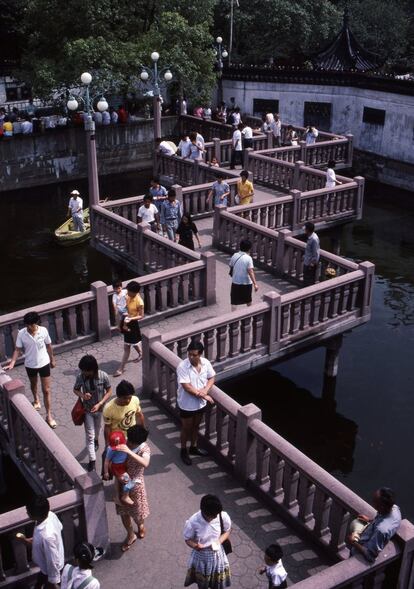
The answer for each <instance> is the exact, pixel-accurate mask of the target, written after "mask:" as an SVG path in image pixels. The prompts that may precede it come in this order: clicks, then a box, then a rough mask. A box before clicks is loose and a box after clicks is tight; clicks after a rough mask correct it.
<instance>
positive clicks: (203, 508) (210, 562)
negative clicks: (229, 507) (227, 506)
mask: <svg viewBox="0 0 414 589" xmlns="http://www.w3.org/2000/svg"><path fill="white" fill-rule="evenodd" d="M230 531H231V519H230V516H229V515H228V513H226V512H225V511H223V507H222V505H221V501H220V499H219V498H218V497H216V496H215V495H204V497H202V498H201V502H200V511H197V513H194V515H192V516H191V517H190V519H188V520H187V521H186V522H185V526H184V540H185V543H186V544H187V546H189V547H190V548H192V551H191V555H190V559H189V561H188V570H187V576H186V578H185V582H184V587H188V586H189V585H192V584H193V583H197V586H198V588H199V589H209V588H211V589H223V588H224V587H230V585H231V575H230V566H229V561H228V559H227V555H226V553H225V551H224V548H223V542H225V540H227V539H228V537H229V535H230Z"/></svg>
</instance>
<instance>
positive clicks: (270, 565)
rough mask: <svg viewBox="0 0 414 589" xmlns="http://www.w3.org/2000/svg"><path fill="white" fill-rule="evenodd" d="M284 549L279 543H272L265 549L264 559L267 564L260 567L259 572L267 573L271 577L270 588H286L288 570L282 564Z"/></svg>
mask: <svg viewBox="0 0 414 589" xmlns="http://www.w3.org/2000/svg"><path fill="white" fill-rule="evenodd" d="M282 556H283V550H282V549H281V547H280V546H279V544H270V546H268V547H267V548H266V550H265V554H264V561H265V563H266V566H264V567H261V568H260V569H259V573H260V574H261V575H263V573H266V576H267V578H268V579H269V589H275V588H276V587H278V588H279V589H286V588H287V583H286V578H287V572H286V570H285V567H284V566H283V564H282Z"/></svg>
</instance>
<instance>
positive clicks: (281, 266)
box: [276, 229, 292, 274]
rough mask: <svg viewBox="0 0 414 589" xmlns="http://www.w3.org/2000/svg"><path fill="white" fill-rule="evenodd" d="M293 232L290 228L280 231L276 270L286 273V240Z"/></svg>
mask: <svg viewBox="0 0 414 589" xmlns="http://www.w3.org/2000/svg"><path fill="white" fill-rule="evenodd" d="M291 235H292V232H291V231H289V229H281V230H280V231H278V238H277V249H276V270H277V271H278V272H281V273H282V274H284V273H285V272H286V269H285V240H286V238H287V237H291Z"/></svg>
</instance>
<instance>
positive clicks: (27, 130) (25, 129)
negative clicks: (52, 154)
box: [21, 119, 33, 135]
mask: <svg viewBox="0 0 414 589" xmlns="http://www.w3.org/2000/svg"><path fill="white" fill-rule="evenodd" d="M21 128H22V133H23V135H30V134H31V133H33V124H32V122H31V121H30V120H29V119H25V120H24V121H23V122H22V124H21Z"/></svg>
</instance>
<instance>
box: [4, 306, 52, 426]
mask: <svg viewBox="0 0 414 589" xmlns="http://www.w3.org/2000/svg"><path fill="white" fill-rule="evenodd" d="M23 323H24V324H25V327H24V328H23V329H20V330H19V332H18V334H17V339H16V348H15V350H14V352H13V356H12V358H11V361H10V364H9V365H8V366H6V367H5V370H11V369H12V368H14V365H15V364H16V360H17V358H18V357H19V356H20V355H21V354H24V366H25V368H26V372H27V376H28V377H29V381H30V388H31V390H32V393H33V407H34V408H35V409H36V411H39V409H40V407H41V405H40V400H39V393H38V376H40V383H41V386H42V392H43V401H44V404H45V409H46V423H47V424H48V425H49V426H50V427H51V428H52V429H55V428H56V426H57V423H56V421H55V420H54V419H53V416H52V410H51V390H50V369H51V368H54V367H55V366H56V362H55V357H54V355H53V350H52V340H51V339H50V335H49V332H48V330H47V329H46V327H42V326H41V325H39V323H40V316H39V314H38V313H36V312H35V311H31V312H30V313H26V315H25V316H24V317H23Z"/></svg>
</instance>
